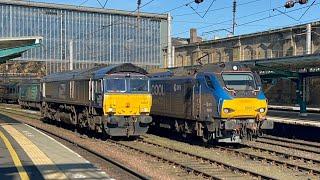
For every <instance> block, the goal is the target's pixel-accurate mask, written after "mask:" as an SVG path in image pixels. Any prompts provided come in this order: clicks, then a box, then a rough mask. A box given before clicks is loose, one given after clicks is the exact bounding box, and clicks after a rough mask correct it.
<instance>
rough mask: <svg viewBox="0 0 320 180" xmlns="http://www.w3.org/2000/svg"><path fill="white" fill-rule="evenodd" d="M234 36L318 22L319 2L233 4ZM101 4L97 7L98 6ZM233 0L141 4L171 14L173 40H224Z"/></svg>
mask: <svg viewBox="0 0 320 180" xmlns="http://www.w3.org/2000/svg"><path fill="white" fill-rule="evenodd" d="M33 1H38V2H48V3H58V4H71V5H76V6H88V7H98V8H102V7H103V6H104V4H105V3H106V4H105V8H107V9H119V10H127V11H134V10H136V9H137V1H136V0H72V1H68V0H56V1H53V0H33ZM236 1H237V8H236V28H235V35H242V34H248V33H254V32H260V31H266V30H269V29H276V28H281V27H286V26H293V25H297V24H304V23H308V22H313V21H318V20H320V13H319V12H320V0H309V1H308V3H307V4H305V5H300V4H299V3H296V4H295V6H294V7H293V8H290V9H286V8H284V4H285V2H286V1H287V0H236ZM99 2H100V3H99ZM232 3H233V0H204V1H203V2H202V3H200V4H196V3H195V2H194V0H141V5H142V6H143V7H142V9H141V11H142V12H150V13H170V15H171V16H172V18H173V20H172V36H173V37H182V38H187V37H189V29H190V28H197V30H198V35H199V36H202V37H203V38H204V39H212V38H213V37H219V38H222V37H226V36H227V35H228V34H230V32H231V31H232V15H233V13H232Z"/></svg>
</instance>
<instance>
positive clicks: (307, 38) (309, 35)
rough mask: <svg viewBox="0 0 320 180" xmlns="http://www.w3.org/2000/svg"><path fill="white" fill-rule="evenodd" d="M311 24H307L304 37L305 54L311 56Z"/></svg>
mask: <svg viewBox="0 0 320 180" xmlns="http://www.w3.org/2000/svg"><path fill="white" fill-rule="evenodd" d="M311 41H312V40H311V24H307V35H306V54H311V51H312V50H311V48H312V46H311Z"/></svg>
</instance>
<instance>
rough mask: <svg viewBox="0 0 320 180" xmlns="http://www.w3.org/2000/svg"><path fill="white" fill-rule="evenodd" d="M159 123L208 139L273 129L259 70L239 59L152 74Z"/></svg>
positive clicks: (240, 136) (237, 139) (236, 137)
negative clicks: (254, 70)
mask: <svg viewBox="0 0 320 180" xmlns="http://www.w3.org/2000/svg"><path fill="white" fill-rule="evenodd" d="M151 89H152V95H153V104H152V109H151V115H152V116H153V121H154V124H155V126H156V127H164V128H169V129H173V130H176V131H178V132H181V133H182V134H183V135H185V136H187V135H190V134H195V135H197V136H200V137H202V138H203V140H204V141H205V142H208V141H210V142H213V141H218V142H240V141H241V140H242V139H251V138H253V137H256V136H258V135H259V134H260V133H261V131H262V130H264V129H272V128H273V123H272V122H271V121H267V120H266V113H267V99H266V97H265V95H264V93H263V91H262V89H261V81H260V78H259V76H258V75H257V74H256V73H253V72H252V71H250V69H249V68H246V67H244V66H241V65H240V64H237V63H226V64H224V63H221V64H217V65H215V64H208V65H205V66H200V67H194V68H189V69H188V68H178V69H172V70H171V71H168V72H164V73H156V74H153V75H151Z"/></svg>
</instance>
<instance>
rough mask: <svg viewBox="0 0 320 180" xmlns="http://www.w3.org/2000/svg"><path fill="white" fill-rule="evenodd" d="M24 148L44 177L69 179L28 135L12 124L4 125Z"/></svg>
mask: <svg viewBox="0 0 320 180" xmlns="http://www.w3.org/2000/svg"><path fill="white" fill-rule="evenodd" d="M2 127H3V128H4V129H5V130H6V131H7V132H8V133H9V134H10V135H11V136H12V137H13V138H14V139H15V140H16V141H17V143H18V144H19V145H20V146H21V147H22V148H23V150H24V151H25V152H26V154H27V155H28V156H29V158H30V159H31V160H32V162H33V164H34V165H35V166H37V168H38V169H39V171H40V172H41V174H42V175H43V178H44V179H68V178H67V176H66V175H65V174H64V173H63V172H61V171H60V170H59V169H58V167H57V166H56V165H55V164H54V163H53V162H52V161H51V159H49V158H48V156H47V155H46V154H45V153H44V152H42V151H41V150H40V149H39V148H38V147H37V146H36V145H35V144H33V143H32V141H31V140H29V139H28V138H27V137H26V136H24V135H23V134H22V133H20V132H19V131H18V130H16V129H15V128H14V127H13V126H12V125H3V126H2Z"/></svg>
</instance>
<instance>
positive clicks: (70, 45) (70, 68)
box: [69, 40, 73, 71]
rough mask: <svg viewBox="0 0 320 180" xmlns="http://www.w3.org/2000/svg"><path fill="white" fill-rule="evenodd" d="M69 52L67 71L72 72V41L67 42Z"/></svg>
mask: <svg viewBox="0 0 320 180" xmlns="http://www.w3.org/2000/svg"><path fill="white" fill-rule="evenodd" d="M69 52H70V61H69V70H70V71H72V70H73V40H71V41H70V42H69Z"/></svg>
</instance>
